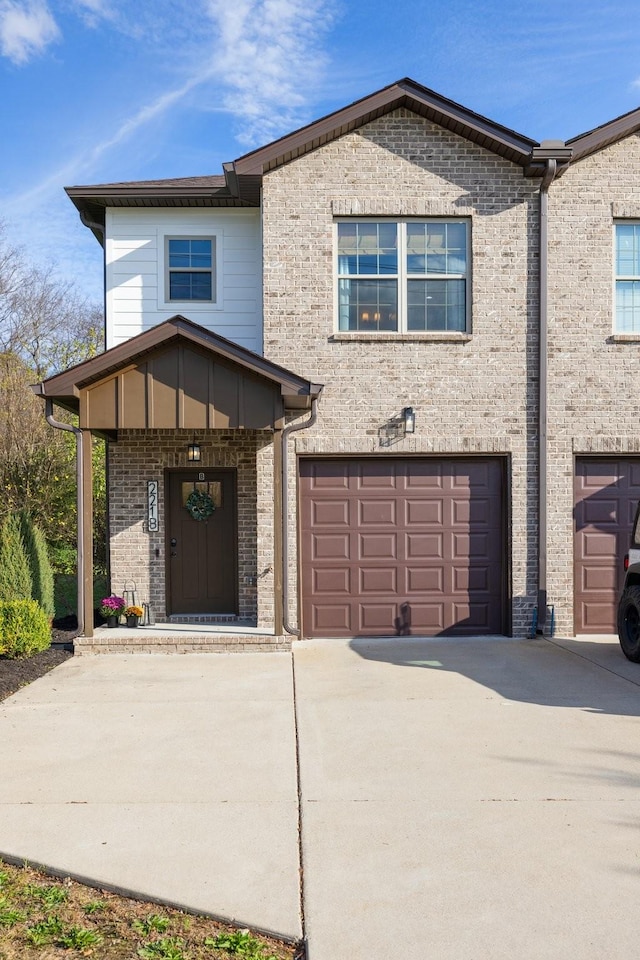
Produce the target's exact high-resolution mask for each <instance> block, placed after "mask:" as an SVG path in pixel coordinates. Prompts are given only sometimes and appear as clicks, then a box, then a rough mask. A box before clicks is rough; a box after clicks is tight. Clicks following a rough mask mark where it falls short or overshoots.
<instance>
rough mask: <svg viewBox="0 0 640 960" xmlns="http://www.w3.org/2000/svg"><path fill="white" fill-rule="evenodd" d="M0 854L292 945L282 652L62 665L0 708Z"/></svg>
mask: <svg viewBox="0 0 640 960" xmlns="http://www.w3.org/2000/svg"><path fill="white" fill-rule="evenodd" d="M0 771H2V773H1V774H0V853H3V854H9V855H11V856H13V857H18V858H20V859H28V860H30V861H32V862H35V863H42V864H45V865H47V866H50V867H55V868H57V869H59V870H62V871H64V872H68V873H70V874H72V875H74V876H77V877H84V878H88V879H89V880H92V881H96V882H98V883H103V884H108V885H112V886H113V887H115V888H117V889H119V890H125V891H132V892H135V893H139V894H142V895H144V896H150V897H157V898H159V899H161V900H166V901H169V902H171V903H174V904H178V905H183V906H186V907H189V908H191V909H194V910H202V911H206V912H208V913H212V914H214V915H218V916H222V917H225V918H229V919H235V920H237V921H238V922H240V923H241V924H247V925H251V926H255V927H257V928H260V929H262V930H264V931H267V932H275V933H277V934H280V935H285V936H288V937H290V938H292V939H295V938H297V937H299V936H300V934H301V928H300V910H299V883H300V881H299V857H298V809H297V783H296V761H295V731H294V714H293V693H292V681H291V655H290V654H287V653H267V654H262V653H252V654H210V655H208V656H207V655H194V656H171V655H159V656H149V655H147V656H145V655H144V654H139V655H137V656H129V657H121V656H98V657H80V658H74V659H72V660H68V661H66V662H65V663H64V664H62V665H61V666H59V667H58V668H56V670H54V671H53V673H51V674H49V675H48V676H46V677H43V678H42V679H40V680H37V681H36V682H35V683H33V684H31V686H29V687H27V688H25V689H24V690H22V691H20V692H19V693H18V694H16V695H15V696H13V697H10V698H9V699H8V700H5V701H4V702H3V703H1V704H0Z"/></svg>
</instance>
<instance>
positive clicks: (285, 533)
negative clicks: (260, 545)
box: [282, 394, 320, 638]
mask: <svg viewBox="0 0 640 960" xmlns="http://www.w3.org/2000/svg"><path fill="white" fill-rule="evenodd" d="M319 397H320V394H318V396H316V397H312V399H311V416H310V417H309V419H308V420H305V421H304V423H290V424H289V426H288V427H285V428H284V430H283V431H282V626H283V628H284V630H285V631H286V632H287V633H289V634H291V636H294V637H298V638H299V637H300V627H292V626H291V624H290V623H289V509H288V496H287V476H288V467H289V458H288V455H287V440H288V439H289V435H290V434H292V433H295V432H296V431H297V430H306V429H307V428H308V427H312V426H313V425H314V423H315V422H316V420H317V419H318V400H319Z"/></svg>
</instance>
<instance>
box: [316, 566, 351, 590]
mask: <svg viewBox="0 0 640 960" xmlns="http://www.w3.org/2000/svg"><path fill="white" fill-rule="evenodd" d="M311 579H312V583H313V592H314V593H316V594H318V595H320V594H326V595H327V596H335V595H336V594H343V595H344V596H345V597H348V596H350V595H351V568H350V567H342V568H340V567H331V568H329V569H326V568H324V569H323V568H320V569H318V568H316V569H315V570H313V571H312V576H311Z"/></svg>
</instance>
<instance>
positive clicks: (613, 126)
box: [567, 107, 640, 163]
mask: <svg viewBox="0 0 640 960" xmlns="http://www.w3.org/2000/svg"><path fill="white" fill-rule="evenodd" d="M638 130H640V107H636V109H635V110H630V111H629V113H624V114H623V115H622V116H621V117H616V119H615V120H610V121H609V122H608V123H603V124H602V126H600V127H596V128H595V129H594V130H589V131H587V133H581V134H580V136H578V137H573V138H572V139H571V140H567V146H568V147H571V148H572V150H573V161H572V162H573V163H575V162H576V160H582V159H583V158H584V157H589V156H591V154H593V153H597V152H598V151H599V150H603V149H604V148H605V147H608V146H609V145H610V144H612V143H616V142H617V141H618V140H624V139H625V137H629V136H631V134H633V133H637V131H638Z"/></svg>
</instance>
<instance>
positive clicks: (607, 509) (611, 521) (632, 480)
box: [574, 457, 640, 633]
mask: <svg viewBox="0 0 640 960" xmlns="http://www.w3.org/2000/svg"><path fill="white" fill-rule="evenodd" d="M639 499H640V459H638V458H634V457H621V458H619V459H617V460H609V459H599V460H598V459H586V458H580V459H578V460H577V461H576V476H575V549H574V556H575V581H574V582H575V627H574V629H575V632H576V633H615V631H616V611H617V606H618V598H619V596H620V590H621V588H622V581H623V579H624V573H623V560H624V555H625V553H626V552H627V550H628V548H629V535H630V532H631V524H632V521H633V516H634V512H635V507H636V503H637V502H638V500H639Z"/></svg>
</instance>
